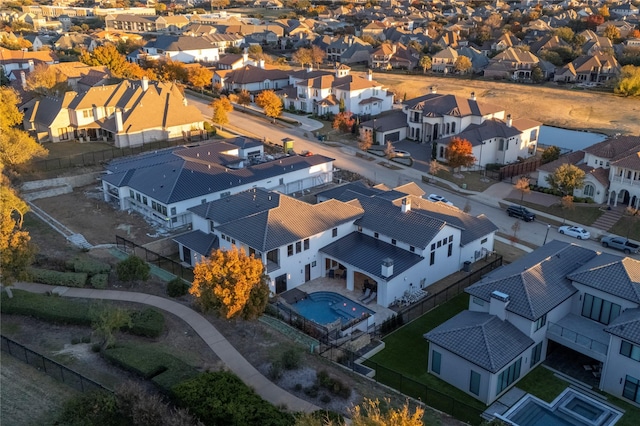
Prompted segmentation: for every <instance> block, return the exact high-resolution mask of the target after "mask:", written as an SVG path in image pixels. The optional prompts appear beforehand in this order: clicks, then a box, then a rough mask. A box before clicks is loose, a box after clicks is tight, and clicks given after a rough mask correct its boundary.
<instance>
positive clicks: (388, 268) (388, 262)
mask: <svg viewBox="0 0 640 426" xmlns="http://www.w3.org/2000/svg"><path fill="white" fill-rule="evenodd" d="M381 273H382V276H383V277H385V278H389V277H390V276H391V275H393V259H391V258H390V257H387V258H386V259H382V270H381Z"/></svg>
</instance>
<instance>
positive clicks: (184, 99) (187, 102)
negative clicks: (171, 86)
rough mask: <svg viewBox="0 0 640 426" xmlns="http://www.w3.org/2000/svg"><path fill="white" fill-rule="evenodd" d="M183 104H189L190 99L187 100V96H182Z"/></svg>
mask: <svg viewBox="0 0 640 426" xmlns="http://www.w3.org/2000/svg"><path fill="white" fill-rule="evenodd" d="M182 105H184V106H187V105H189V101H188V100H187V97H186V96H185V97H184V98H182Z"/></svg>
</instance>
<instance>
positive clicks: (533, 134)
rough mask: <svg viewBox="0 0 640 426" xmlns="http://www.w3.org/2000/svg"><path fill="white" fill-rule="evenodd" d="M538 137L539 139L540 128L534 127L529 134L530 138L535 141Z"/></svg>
mask: <svg viewBox="0 0 640 426" xmlns="http://www.w3.org/2000/svg"><path fill="white" fill-rule="evenodd" d="M536 139H538V129H533V130H532V131H531V133H530V134H529V140H530V141H535V140H536Z"/></svg>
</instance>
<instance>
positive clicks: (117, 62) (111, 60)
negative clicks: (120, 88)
mask: <svg viewBox="0 0 640 426" xmlns="http://www.w3.org/2000/svg"><path fill="white" fill-rule="evenodd" d="M80 61H81V62H83V63H85V64H87V65H92V66H97V65H104V66H105V67H107V68H108V69H109V70H110V71H111V73H112V74H113V76H114V77H116V78H132V77H133V76H134V75H136V74H137V73H138V70H137V69H136V68H135V66H137V64H131V63H129V62H127V59H126V58H125V57H124V56H123V55H121V54H120V52H118V49H117V48H116V46H115V45H113V44H105V45H103V46H98V47H96V48H95V49H94V50H93V52H88V51H86V50H83V51H82V53H80ZM139 68H140V67H139V66H138V69H139ZM140 71H141V70H140Z"/></svg>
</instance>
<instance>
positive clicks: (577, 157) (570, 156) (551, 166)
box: [539, 151, 584, 173]
mask: <svg viewBox="0 0 640 426" xmlns="http://www.w3.org/2000/svg"><path fill="white" fill-rule="evenodd" d="M583 160H584V151H571V152H569V153H567V154H564V155H561V156H560V157H559V158H558V159H557V160H553V161H551V162H549V163H546V164H543V165H541V166H540V167H539V170H543V171H545V172H549V173H553V172H554V171H555V170H556V169H557V168H558V167H560V166H561V165H563V164H573V165H577V164H580V163H582V162H583Z"/></svg>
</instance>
